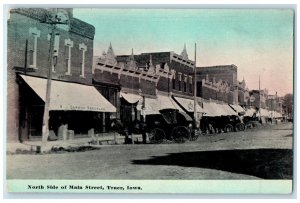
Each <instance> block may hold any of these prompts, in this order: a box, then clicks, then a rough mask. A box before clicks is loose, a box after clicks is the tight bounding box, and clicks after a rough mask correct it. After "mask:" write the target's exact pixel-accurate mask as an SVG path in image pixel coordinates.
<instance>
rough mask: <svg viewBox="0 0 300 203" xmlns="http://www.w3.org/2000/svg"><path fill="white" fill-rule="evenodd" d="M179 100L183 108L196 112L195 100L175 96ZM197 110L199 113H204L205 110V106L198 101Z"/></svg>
mask: <svg viewBox="0 0 300 203" xmlns="http://www.w3.org/2000/svg"><path fill="white" fill-rule="evenodd" d="M174 98H175V100H176V101H177V102H179V103H180V104H181V105H182V106H183V108H185V109H186V110H187V111H188V112H194V100H192V99H186V98H182V97H174ZM196 107H197V112H198V113H203V112H204V110H203V108H202V107H201V106H200V105H199V104H198V103H197V104H196Z"/></svg>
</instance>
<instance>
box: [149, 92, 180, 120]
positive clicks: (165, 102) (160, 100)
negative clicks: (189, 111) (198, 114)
mask: <svg viewBox="0 0 300 203" xmlns="http://www.w3.org/2000/svg"><path fill="white" fill-rule="evenodd" d="M162 109H178V110H179V111H183V110H182V109H181V108H180V107H179V106H178V105H177V104H176V102H175V101H173V99H172V98H171V97H169V96H164V95H157V97H156V98H147V97H146V98H145V109H144V113H145V115H148V114H158V113H159V110H162Z"/></svg>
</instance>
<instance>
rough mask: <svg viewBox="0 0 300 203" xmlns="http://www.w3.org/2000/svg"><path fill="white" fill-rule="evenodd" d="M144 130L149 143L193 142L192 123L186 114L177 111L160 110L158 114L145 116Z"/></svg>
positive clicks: (195, 134)
mask: <svg viewBox="0 0 300 203" xmlns="http://www.w3.org/2000/svg"><path fill="white" fill-rule="evenodd" d="M145 123H146V125H145V126H146V127H145V130H146V132H147V133H148V137H149V140H150V142H155V143H160V142H162V141H163V140H174V141H175V142H185V141H187V140H195V139H197V137H198V135H199V134H198V133H195V129H194V121H193V119H192V118H191V117H190V116H189V115H188V114H186V113H184V112H180V111H179V110H177V109H162V110H160V111H159V114H150V115H146V122H145Z"/></svg>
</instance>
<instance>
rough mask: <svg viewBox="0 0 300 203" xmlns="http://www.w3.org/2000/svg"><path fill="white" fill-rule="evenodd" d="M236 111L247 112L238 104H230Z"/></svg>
mask: <svg viewBox="0 0 300 203" xmlns="http://www.w3.org/2000/svg"><path fill="white" fill-rule="evenodd" d="M229 105H230V106H231V107H232V108H233V109H234V110H235V111H236V112H238V113H241V112H245V110H244V109H243V107H241V106H240V105H238V104H229Z"/></svg>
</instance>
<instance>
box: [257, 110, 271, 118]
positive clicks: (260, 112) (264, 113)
mask: <svg viewBox="0 0 300 203" xmlns="http://www.w3.org/2000/svg"><path fill="white" fill-rule="evenodd" d="M257 114H258V116H261V117H269V111H268V110H267V109H263V108H261V109H260V111H258V113H257Z"/></svg>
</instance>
